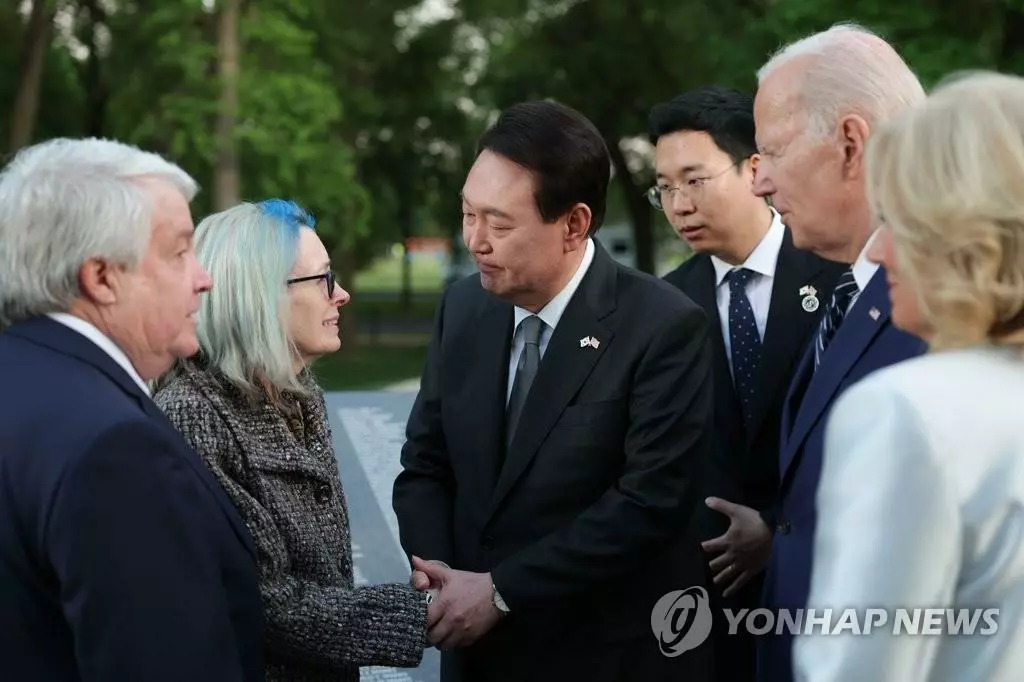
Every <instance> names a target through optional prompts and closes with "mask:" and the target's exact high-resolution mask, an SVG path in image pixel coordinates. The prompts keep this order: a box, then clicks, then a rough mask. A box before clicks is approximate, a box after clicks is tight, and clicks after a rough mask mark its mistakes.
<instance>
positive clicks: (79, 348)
mask: <svg viewBox="0 0 1024 682" xmlns="http://www.w3.org/2000/svg"><path fill="white" fill-rule="evenodd" d="M7 333H12V334H18V335H20V336H22V337H23V338H26V339H29V340H31V341H33V342H34V343H38V344H40V345H42V346H46V347H47V348H51V349H53V350H55V351H57V352H59V353H63V354H65V355H70V356H72V357H75V358H77V359H79V360H81V361H82V362H85V363H88V364H89V365H92V366H93V367H96V368H97V369H98V370H100V371H101V372H103V374H105V375H106V376H107V377H108V378H109V379H110V380H111V381H113V382H114V383H115V384H117V385H118V386H120V387H121V390H123V391H124V392H125V393H127V394H128V396H129V397H131V398H132V399H133V400H135V401H136V402H137V403H138V404H139V406H140V407H141V408H142V410H143V412H145V413H146V415H147V416H149V417H150V418H151V419H153V420H154V421H155V422H156V423H157V424H158V425H159V426H160V427H161V428H163V429H164V430H166V431H167V432H168V434H169V435H170V436H171V437H172V438H173V439H174V440H175V441H177V442H178V443H180V444H181V448H182V450H181V454H182V456H183V458H184V459H185V460H186V461H187V462H188V463H189V465H190V466H191V467H192V468H193V469H194V470H195V471H196V472H197V473H198V474H199V478H200V479H201V480H202V481H203V483H204V484H205V485H206V486H207V488H208V489H209V490H210V491H211V493H213V495H214V496H215V497H216V498H217V499H218V500H220V502H221V504H222V506H223V507H224V510H225V513H226V515H227V517H228V520H229V522H230V523H231V524H232V526H233V528H234V529H235V532H236V533H237V534H238V537H239V538H240V539H241V541H242V544H244V545H245V547H246V549H247V550H249V553H250V554H252V556H253V557H256V548H255V546H254V545H253V542H252V537H251V536H250V535H249V532H248V529H247V528H246V526H245V524H244V523H243V522H242V519H241V517H240V516H238V514H237V512H236V510H235V508H234V505H232V504H231V502H230V500H229V499H228V497H227V495H226V494H225V493H224V491H223V490H222V489H221V488H220V485H219V484H218V483H217V481H216V479H214V477H213V475H212V474H211V473H210V470H209V468H208V467H207V466H206V464H204V463H203V461H202V460H201V459H200V458H199V455H198V454H196V453H195V452H194V451H193V450H192V448H190V447H189V446H188V445H187V443H186V442H185V441H184V439H183V438H182V436H181V434H180V433H179V431H178V429H177V428H175V426H174V425H173V424H172V423H171V422H170V420H169V419H167V415H165V414H164V413H163V411H162V410H161V409H160V408H159V407H158V406H157V404H156V403H155V402H153V400H152V399H151V398H150V397H149V396H148V395H146V394H145V393H144V392H143V391H142V389H141V388H140V387H139V386H138V384H136V383H135V380H134V379H132V378H131V377H130V376H129V375H128V373H127V372H125V371H124V369H122V368H121V366H120V365H118V364H117V362H116V361H115V360H114V359H113V358H112V357H110V356H109V355H107V353H106V352H105V351H104V350H103V349H101V348H100V347H99V346H97V345H96V344H95V343H93V342H92V341H90V340H89V339H87V338H86V337H84V336H82V335H81V334H79V333H78V332H77V331H75V330H73V329H70V328H68V327H66V326H64V325H63V324H61V323H60V322H57V321H55V320H51V319H50V318H48V317H38V318H33V319H32V320H28V321H26V322H23V323H20V324H18V325H15V326H13V327H11V328H10V329H9V330H8V331H7Z"/></svg>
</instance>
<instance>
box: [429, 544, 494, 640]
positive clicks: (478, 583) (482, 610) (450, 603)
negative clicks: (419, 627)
mask: <svg viewBox="0 0 1024 682" xmlns="http://www.w3.org/2000/svg"><path fill="white" fill-rule="evenodd" d="M412 569H413V570H412V576H411V577H410V578H409V583H410V584H411V585H412V586H413V587H415V588H416V589H417V590H420V591H422V592H426V593H427V594H428V595H429V601H428V603H429V606H428V607H427V639H428V640H429V641H430V643H431V644H432V645H433V646H435V647H437V648H438V649H454V648H456V647H461V646H469V645H470V644H473V643H474V642H475V641H476V640H478V639H479V638H480V637H482V636H483V635H484V634H486V633H487V632H488V631H489V630H490V629H491V628H492V627H494V626H495V624H497V622H498V621H499V620H501V618H502V616H503V615H504V614H503V612H502V611H501V610H500V609H499V608H498V606H497V604H496V600H495V591H494V584H493V583H492V582H491V574H490V573H472V572H469V571H456V570H454V569H453V568H451V567H449V566H448V565H447V564H445V563H444V562H441V561H424V560H423V559H421V558H419V557H417V556H414V557H412Z"/></svg>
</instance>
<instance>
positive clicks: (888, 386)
mask: <svg viewBox="0 0 1024 682" xmlns="http://www.w3.org/2000/svg"><path fill="white" fill-rule="evenodd" d="M1014 382H1016V384H1017V385H1019V386H1020V388H1021V391H1022V397H1024V360H1021V359H1019V358H1018V359H1010V358H1008V357H1006V356H1005V354H1003V353H1001V352H999V351H994V350H981V349H965V350H955V351H947V352H940V353H926V354H923V355H919V356H916V357H912V358H909V359H906V360H903V361H901V362H897V363H895V364H892V365H888V366H887V367H883V368H881V369H878V370H875V371H874V372H872V373H871V374H869V375H868V376H866V377H865V378H864V379H862V380H861V381H860V382H858V383H857V384H855V385H854V386H853V387H851V388H850V389H849V390H850V391H851V392H852V391H854V390H856V391H857V392H858V393H861V394H862V395H868V394H876V395H877V394H880V393H881V394H887V395H898V396H901V397H902V398H903V399H905V400H906V401H908V402H909V403H911V404H928V403H933V402H935V401H939V402H943V403H947V404H948V403H950V402H957V401H961V400H966V401H975V400H977V399H978V398H979V397H981V396H984V395H987V394H989V393H991V391H992V390H993V389H994V388H995V387H996V386H999V385H1003V386H1006V385H1009V384H1012V383H1014Z"/></svg>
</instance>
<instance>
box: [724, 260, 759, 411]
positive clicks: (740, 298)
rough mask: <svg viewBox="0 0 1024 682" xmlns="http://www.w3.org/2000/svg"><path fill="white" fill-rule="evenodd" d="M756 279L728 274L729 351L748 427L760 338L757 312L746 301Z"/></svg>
mask: <svg viewBox="0 0 1024 682" xmlns="http://www.w3.org/2000/svg"><path fill="white" fill-rule="evenodd" d="M756 275H757V273H756V272H754V271H753V270H747V269H746V268H740V269H738V270H732V271H730V272H729V274H728V276H727V277H728V279H729V347H730V354H731V356H732V375H733V382H734V383H735V385H736V395H737V396H738V397H739V399H740V407H741V408H742V409H743V422H744V423H747V424H749V423H750V420H751V418H752V410H753V408H754V388H755V380H756V378H757V366H758V364H759V363H760V362H761V335H760V334H759V333H758V331H757V321H756V320H755V319H754V309H753V308H752V307H751V305H750V299H749V298H748V297H747V283H748V282H750V280H751V279H753V278H754V277H755V276H756Z"/></svg>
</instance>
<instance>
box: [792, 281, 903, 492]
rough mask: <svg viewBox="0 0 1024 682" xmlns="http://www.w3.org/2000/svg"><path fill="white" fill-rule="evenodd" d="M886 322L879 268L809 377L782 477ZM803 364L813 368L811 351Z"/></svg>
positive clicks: (885, 296)
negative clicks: (852, 368) (812, 374)
mask: <svg viewBox="0 0 1024 682" xmlns="http://www.w3.org/2000/svg"><path fill="white" fill-rule="evenodd" d="M888 321H889V292H888V289H887V287H886V285H885V271H884V270H883V269H882V268H879V269H878V270H877V271H876V272H875V275H874V276H873V277H872V278H871V281H870V282H868V286H867V287H865V289H864V291H863V292H862V293H861V295H860V297H859V298H858V299H857V302H856V304H855V305H854V306H853V309H852V310H850V312H849V314H848V315H847V317H846V319H845V320H844V321H843V323H842V325H841V326H840V327H839V330H838V331H837V332H836V335H835V338H834V339H832V342H831V343H830V344H829V346H828V349H827V350H826V351H825V356H824V357H823V358H822V361H821V366H820V367H818V370H817V371H816V372H815V373H814V376H812V377H811V378H810V383H809V384H808V385H807V391H806V392H805V393H804V396H803V399H802V400H801V401H800V407H799V409H798V410H797V412H796V417H795V422H794V424H793V431H792V433H791V434H790V437H789V438H788V440H787V442H786V447H785V449H784V450H783V452H782V462H781V474H782V476H783V478H784V477H785V475H786V470H787V469H788V468H789V466H790V464H791V463H792V462H793V454H794V453H795V452H796V450H797V449H798V448H799V446H800V444H801V443H802V442H803V441H804V439H805V438H806V437H807V434H808V433H810V431H811V428H813V426H814V424H815V423H817V421H818V419H819V418H821V416H822V413H823V412H824V411H825V409H826V408H827V407H828V405H829V404H830V403H831V401H832V398H833V396H834V395H835V393H836V391H837V390H838V389H839V385H840V384H841V383H842V381H843V379H844V378H845V377H846V375H847V373H848V372H849V371H850V368H851V367H852V366H853V364H854V363H855V362H857V360H858V359H859V358H860V356H861V355H863V354H864V351H865V350H867V348H868V346H869V345H870V344H871V341H872V340H873V339H874V338H875V336H877V335H878V333H879V332H880V331H881V330H882V329H883V328H884V327H885V326H886V325H887V324H888ZM807 362H809V363H810V366H811V367H813V351H811V352H809V354H808V360H807ZM804 364H805V365H806V364H807V363H804ZM808 370H809V368H808Z"/></svg>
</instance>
